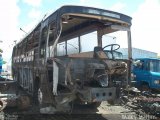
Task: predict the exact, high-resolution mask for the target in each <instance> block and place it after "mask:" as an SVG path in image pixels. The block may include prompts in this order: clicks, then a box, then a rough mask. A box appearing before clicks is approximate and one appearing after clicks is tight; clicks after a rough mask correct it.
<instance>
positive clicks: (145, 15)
mask: <svg viewBox="0 0 160 120" xmlns="http://www.w3.org/2000/svg"><path fill="white" fill-rule="evenodd" d="M159 21H160V2H159V0H145V2H144V3H143V4H141V5H140V6H139V7H138V9H137V11H136V12H135V13H134V14H133V22H132V23H133V25H132V42H133V46H134V47H137V48H142V49H146V50H150V51H153V52H158V53H160V49H159V44H157V43H159V34H160V24H159Z"/></svg>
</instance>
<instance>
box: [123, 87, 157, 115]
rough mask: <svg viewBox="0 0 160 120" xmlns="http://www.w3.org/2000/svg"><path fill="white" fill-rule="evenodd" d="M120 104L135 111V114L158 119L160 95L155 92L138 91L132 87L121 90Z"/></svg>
mask: <svg viewBox="0 0 160 120" xmlns="http://www.w3.org/2000/svg"><path fill="white" fill-rule="evenodd" d="M121 92H122V93H121V97H120V101H121V104H123V105H125V106H128V107H130V108H132V109H133V110H135V111H136V113H137V114H144V113H145V114H148V115H154V116H156V117H160V94H158V93H157V92H155V91H139V90H138V89H137V88H135V87H132V88H128V89H123V90H121Z"/></svg>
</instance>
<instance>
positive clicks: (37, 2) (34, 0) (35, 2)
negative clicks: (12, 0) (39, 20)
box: [23, 0, 42, 7]
mask: <svg viewBox="0 0 160 120" xmlns="http://www.w3.org/2000/svg"><path fill="white" fill-rule="evenodd" d="M23 2H24V3H27V4H28V5H30V6H33V7H39V6H41V3H42V0H23Z"/></svg>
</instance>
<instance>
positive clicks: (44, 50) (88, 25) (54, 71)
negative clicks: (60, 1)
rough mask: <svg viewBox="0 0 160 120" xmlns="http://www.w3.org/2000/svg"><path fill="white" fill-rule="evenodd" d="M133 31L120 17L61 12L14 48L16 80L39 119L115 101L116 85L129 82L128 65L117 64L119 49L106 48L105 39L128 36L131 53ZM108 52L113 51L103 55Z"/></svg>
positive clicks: (82, 10)
mask: <svg viewBox="0 0 160 120" xmlns="http://www.w3.org/2000/svg"><path fill="white" fill-rule="evenodd" d="M130 27H131V18H130V17H128V16H126V15H123V14H120V13H116V12H112V11H108V10H103V9H97V8H91V7H84V6H63V7H61V8H59V9H58V10H57V11H55V12H54V13H53V14H51V15H50V16H48V17H47V18H45V19H44V20H42V21H41V22H40V23H39V24H38V25H37V26H36V27H35V28H34V29H33V31H31V32H30V34H28V35H27V36H26V37H25V38H24V39H23V40H21V41H20V42H19V43H18V44H16V45H15V47H14V49H13V55H12V70H13V77H14V80H16V81H17V83H18V85H19V86H20V87H21V88H22V89H23V90H24V91H25V92H26V93H27V94H28V95H29V96H31V97H30V98H32V99H33V101H37V102H36V103H38V104H39V105H40V106H41V108H40V111H41V113H45V112H47V110H53V111H54V110H55V111H68V110H70V109H71V105H70V103H73V102H74V101H76V102H77V103H79V104H92V105H97V104H100V103H101V102H102V101H107V100H114V99H116V96H117V93H118V91H119V90H118V89H117V86H116V84H115V82H114V81H120V82H121V84H122V83H123V82H126V81H128V78H129V73H128V72H127V70H128V69H129V67H128V64H129V63H130V62H128V61H129V60H124V61H123V60H122V59H116V56H115V55H114V54H115V52H116V49H118V48H119V47H120V46H119V45H117V44H110V45H104V46H102V37H103V35H105V34H109V33H113V32H116V31H125V32H126V37H127V38H128V40H127V41H128V48H129V50H128V51H130V50H131V39H130ZM91 34H94V35H93V36H94V37H93V36H92V35H91ZM86 35H89V37H87V38H86ZM93 39H94V40H93ZM93 41H95V42H94V43H93ZM117 46H118V47H117ZM106 47H107V48H108V47H111V49H110V48H109V50H107V51H106V52H105V50H104V49H105V48H106ZM87 49H89V50H87ZM109 54H110V55H109ZM117 55H118V54H117ZM129 55H131V53H129ZM129 59H131V56H129ZM47 107H53V109H47Z"/></svg>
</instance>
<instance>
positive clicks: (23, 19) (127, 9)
mask: <svg viewBox="0 0 160 120" xmlns="http://www.w3.org/2000/svg"><path fill="white" fill-rule="evenodd" d="M62 5H85V6H91V7H98V8H102V9H107V10H112V11H116V12H120V13H123V14H126V15H128V16H131V17H132V27H131V32H132V46H133V47H136V48H140V49H144V50H149V51H153V52H157V53H159V54H160V47H159V44H158V43H159V41H158V40H159V39H160V37H159V35H160V23H159V21H160V0H0V41H3V42H2V43H0V48H1V49H3V51H4V52H3V58H4V60H6V61H7V62H9V61H10V58H11V54H12V48H13V46H14V44H15V43H14V41H15V40H17V41H19V40H20V39H22V38H23V37H24V36H25V33H24V32H22V31H20V28H22V29H23V30H25V31H26V32H27V33H28V32H29V31H31V29H33V28H34V26H35V25H36V24H37V23H38V22H39V21H41V20H42V18H43V17H44V16H45V14H47V15H49V14H50V13H52V12H54V11H55V10H56V9H57V8H59V7H61V6H62Z"/></svg>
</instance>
